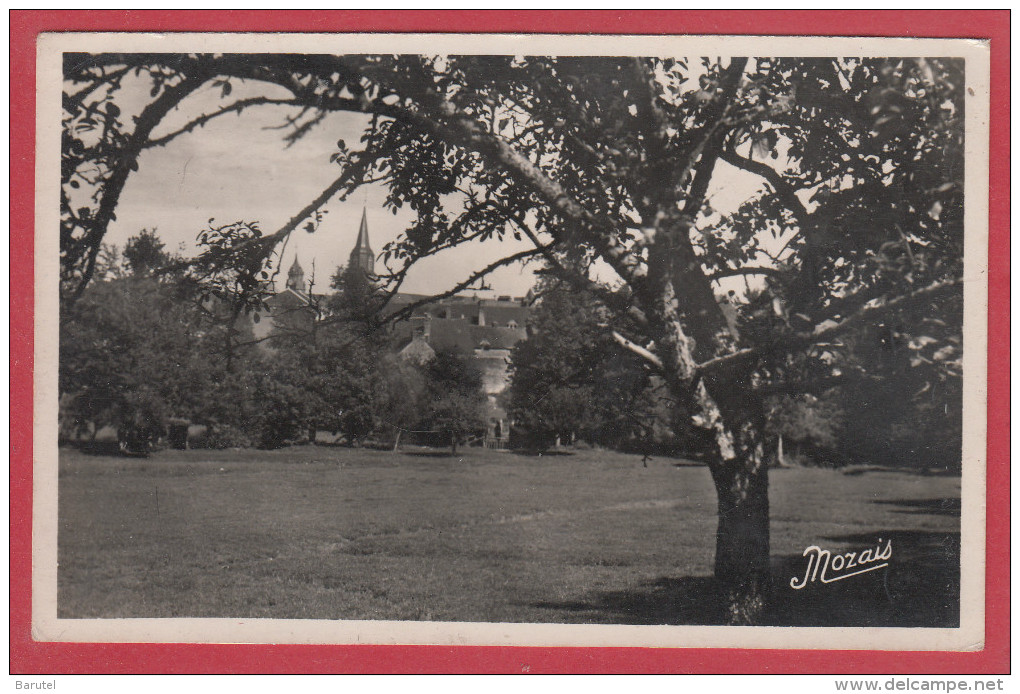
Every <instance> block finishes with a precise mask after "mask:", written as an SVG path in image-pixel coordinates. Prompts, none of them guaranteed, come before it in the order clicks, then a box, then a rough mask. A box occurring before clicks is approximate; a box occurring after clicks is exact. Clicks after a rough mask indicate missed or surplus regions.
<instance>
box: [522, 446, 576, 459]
mask: <svg viewBox="0 0 1020 694" xmlns="http://www.w3.org/2000/svg"><path fill="white" fill-rule="evenodd" d="M510 452H511V453H512V454H513V455H519V456H522V457H525V458H554V457H557V456H564V457H568V456H572V455H574V451H565V450H555V449H549V450H546V451H540V450H537V449H529V448H515V449H512V450H511V451H510Z"/></svg>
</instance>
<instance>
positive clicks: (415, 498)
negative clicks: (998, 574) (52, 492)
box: [58, 446, 960, 626]
mask: <svg viewBox="0 0 1020 694" xmlns="http://www.w3.org/2000/svg"><path fill="white" fill-rule="evenodd" d="M959 494H960V480H959V478H958V477H952V476H927V475H921V474H918V473H912V472H907V471H882V470H871V471H858V473H857V474H846V473H844V472H841V471H834V470H820V469H800V468H796V469H780V470H776V471H774V472H773V473H772V475H771V498H772V554H773V568H774V571H775V576H776V579H777V580H776V582H777V585H778V593H777V596H776V600H775V605H774V607H773V610H772V612H771V614H770V615H769V621H770V622H771V623H774V624H795V625H847V626H850V625H889V626H892V625H896V626H908V625H910V626H913V625H917V626H953V625H955V624H956V623H957V621H958V604H959V509H960V506H959ZM59 521H60V529H59V562H60V565H59V580H58V583H59V595H58V612H59V616H61V617H64V618H77V617H238V618H240V617H245V618H254V617H272V618H318V619H403V620H439V621H486V622H574V623H623V624H689V623H708V624H710V623H716V622H718V620H719V619H720V618H721V615H720V613H719V612H718V601H717V600H716V599H715V597H714V595H713V592H712V591H713V584H712V581H711V580H710V576H711V572H712V557H713V552H714V542H715V539H714V532H715V523H716V521H715V492H714V490H713V488H712V482H711V479H710V477H709V474H708V471H707V469H706V468H704V467H701V466H697V465H693V464H677V461H670V460H665V459H656V460H653V461H651V462H649V464H648V467H644V466H643V465H642V463H641V459H640V457H636V456H627V455H621V454H616V453H609V452H603V451H588V452H578V453H576V454H573V455H558V456H542V457H529V456H520V455H516V454H512V453H500V452H486V451H482V450H478V449H470V450H467V451H464V452H463V453H462V454H461V455H458V456H457V457H456V458H453V457H449V456H444V455H412V454H394V453H388V452H377V451H367V450H348V449H339V448H326V447H312V446H305V447H298V448H291V449H284V450H280V451H223V452H216V451H173V452H169V451H168V452H163V453H158V454H156V455H154V456H153V457H151V458H149V459H144V460H140V459H128V458H116V457H100V456H87V455H83V454H81V453H79V452H77V451H74V450H70V449H65V450H62V451H61V459H60V486H59ZM878 537H882V538H885V539H892V540H893V558H892V560H891V563H890V566H889V567H888V568H886V569H881V570H878V571H874V572H871V573H868V574H864V575H861V576H856V577H852V578H849V579H848V580H844V581H840V582H838V583H832V584H826V585H822V584H817V583H816V584H811V585H809V586H808V587H807V588H805V589H803V590H799V591H794V590H791V589H790V587H789V581H790V579H791V578H792V577H794V576H803V573H804V568H805V567H806V560H805V559H804V558H803V557H802V552H803V551H804V548H805V547H807V546H808V545H813V544H818V545H821V546H823V547H825V548H829V549H832V550H838V549H843V548H846V549H849V550H857V549H865V548H867V547H874V545H875V543H876V540H877V538H878Z"/></svg>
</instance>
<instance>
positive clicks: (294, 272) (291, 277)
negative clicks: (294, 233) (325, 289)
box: [287, 255, 305, 292]
mask: <svg viewBox="0 0 1020 694" xmlns="http://www.w3.org/2000/svg"><path fill="white" fill-rule="evenodd" d="M287 289H293V290H294V291H298V292H303V291H304V290H305V271H304V270H303V269H302V268H301V263H299V262H298V259H297V255H295V256H294V263H293V264H292V265H291V266H290V270H288V271H287Z"/></svg>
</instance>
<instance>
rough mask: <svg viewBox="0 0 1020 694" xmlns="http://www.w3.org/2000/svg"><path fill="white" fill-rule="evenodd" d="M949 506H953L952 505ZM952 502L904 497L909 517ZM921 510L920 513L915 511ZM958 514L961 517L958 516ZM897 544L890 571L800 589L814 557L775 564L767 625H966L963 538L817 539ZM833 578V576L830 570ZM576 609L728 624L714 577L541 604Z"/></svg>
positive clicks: (851, 545) (852, 544)
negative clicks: (962, 586)
mask: <svg viewBox="0 0 1020 694" xmlns="http://www.w3.org/2000/svg"><path fill="white" fill-rule="evenodd" d="M947 501H948V502H949V503H947ZM951 501H952V500H945V499H931V500H902V501H896V502H884V503H895V504H898V505H901V506H904V507H907V508H908V509H911V508H912V509H915V510H912V511H909V510H908V511H906V512H908V513H934V514H941V513H947V514H951V513H952V508H953V504H952V503H951ZM916 509H921V510H916ZM957 513H958V512H957ZM878 538H882V546H883V548H884V547H885V543H886V542H887V541H889V540H891V541H892V548H893V551H892V557H891V558H890V559H889V566H888V567H885V568H882V569H877V570H874V571H871V572H868V573H863V574H860V575H857V576H850V577H847V578H846V579H845V580H840V581H837V582H831V583H821V582H820V581H815V582H813V583H808V584H807V586H805V587H804V588H803V589H801V590H794V589H793V588H792V587H791V586H790V581H791V579H793V578H797V579H798V581H800V580H802V579H803V577H804V574H805V571H806V569H807V559H806V558H805V557H804V556H802V555H783V556H779V557H774V558H773V560H772V575H773V579H774V581H775V583H774V585H775V592H774V595H773V599H772V601H771V605H770V607H769V610H768V612H767V614H766V615H765V619H764V623H765V624H767V625H772V626H827V627H869V626H876V627H878V626H883V627H958V626H959V624H960V534H959V532H936V531H929V530H883V531H879V532H875V533H864V534H847V535H838V536H828V537H821V538H818V544H819V545H821V546H822V547H824V548H826V549H830V550H831V551H832V552H833V555H835V554H836V552H837V550H840V551H844V552H845V551H857V552H860V551H862V550H864V549H867V548H874V547H875V546H876V545H877V544H878ZM829 575H830V576H831V575H832V574H831V571H830V574H829ZM534 606H535V607H539V608H545V609H549V610H554V611H555V610H559V611H564V612H569V613H571V614H572V615H574V617H575V618H576V617H581V618H582V619H583V620H584V621H586V622H592V623H613V624H701V625H712V624H724V623H725V611H724V605H723V600H722V597H721V595H720V593H719V591H718V588H717V584H716V583H715V581H714V580H713V579H712V578H710V577H697V576H687V577H682V578H670V577H662V578H658V579H656V580H653V581H648V582H645V583H642V584H639V585H638V586H636V587H634V588H632V589H629V590H624V591H614V592H603V593H598V594H595V595H594V596H591V597H590V598H588V599H586V600H579V601H575V602H561V603H550V602H542V603H535V604H534Z"/></svg>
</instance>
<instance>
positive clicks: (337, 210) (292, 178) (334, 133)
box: [105, 84, 761, 296]
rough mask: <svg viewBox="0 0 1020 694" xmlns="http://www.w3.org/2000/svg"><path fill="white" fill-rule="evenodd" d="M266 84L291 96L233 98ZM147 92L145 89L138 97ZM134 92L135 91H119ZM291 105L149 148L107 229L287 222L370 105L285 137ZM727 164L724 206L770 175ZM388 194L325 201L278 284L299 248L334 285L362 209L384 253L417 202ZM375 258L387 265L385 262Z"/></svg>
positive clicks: (207, 104)
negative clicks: (409, 205)
mask: <svg viewBox="0 0 1020 694" xmlns="http://www.w3.org/2000/svg"><path fill="white" fill-rule="evenodd" d="M125 89H126V90H130V89H131V85H130V84H126V85H125ZM143 89H144V87H143ZM257 94H266V95H268V96H271V97H273V96H284V94H275V93H273V92H272V91H271V89H270V88H267V87H265V86H263V85H251V84H249V85H245V84H235V85H234V89H233V92H232V94H231V97H230V101H232V100H234V99H237V98H244V97H248V96H254V95H257ZM147 96H148V94H147V93H145V94H140V95H139V97H138V98H139V103H141V100H143V99H144V98H146V97H147ZM130 98H132V97H131V95H130V93H128V94H127V95H124V96H122V97H121V99H122V100H123V99H130ZM119 103H123V101H120V102H119ZM224 103H229V101H228V102H224V101H223V100H221V95H220V89H219V88H218V87H215V86H209V87H206V88H203V89H202V90H200V91H199V92H198V93H196V94H195V95H192V96H191V97H189V98H188V99H187V100H186V101H185V102H184V103H182V105H181V107H180V108H179V109H178V110H177V111H176V112H174V113H172V114H171V115H170V116H168V118H167V119H166V120H165V121H164V123H163V124H162V125H161V126H160V127H159V128H158V129H157V130H156V131H155V132H154V133H153V137H160V136H162V135H164V134H166V133H169V132H172V131H174V130H176V129H177V128H179V127H180V126H181V125H182V124H183V123H185V122H186V121H187V119H188V118H189V117H194V115H196V114H198V113H209V112H211V111H213V110H215V109H217V108H219V107H220V106H222V105H223V104H224ZM123 110H124V111H125V112H128V111H129V110H130V109H129V108H123ZM288 113H293V109H291V108H288V107H285V106H272V105H268V106H257V107H252V108H249V109H246V110H245V111H243V112H242V113H241V114H240V115H238V114H235V113H230V114H227V115H223V116H220V117H218V118H216V119H213V120H211V121H209V122H208V123H207V124H206V125H205V126H203V127H202V128H199V129H197V130H195V131H193V132H191V133H186V134H183V135H180V136H179V137H177V138H175V139H174V140H172V141H171V142H170V143H169V144H168V145H166V146H165V147H157V148H153V149H150V150H147V151H146V152H145V153H143V155H142V156H141V158H140V160H139V169H138V171H136V172H134V173H133V174H132V175H131V176H130V177H129V178H128V182H127V184H126V185H125V188H124V191H123V193H122V195H121V200H120V204H119V206H118V209H117V220H116V221H115V222H114V223H113V224H111V226H110V229H109V231H108V233H107V237H106V239H105V241H106V242H107V243H112V244H116V245H118V246H120V247H123V246H124V243H125V242H126V241H127V240H128V239H129V238H130V237H131V236H134V235H136V234H137V233H138V232H139V231H140V230H141V229H145V228H147V229H153V228H155V229H156V230H157V231H158V233H159V236H160V238H161V239H162V240H163V241H164V242H165V243H166V246H167V248H168V249H171V250H175V251H176V250H178V249H180V251H181V252H182V254H183V255H185V256H190V255H193V254H194V252H195V238H196V236H197V235H198V234H199V232H201V231H202V230H203V229H205V228H207V227H208V225H209V224H210V220H213V223H214V224H217V225H221V224H228V223H231V222H235V221H242V220H243V221H247V222H258V223H259V225H260V226H261V228H262V231H263V232H264V233H266V234H269V233H272V232H275V231H276V230H278V229H279V228H280V227H282V226H283V225H284V224H285V223H286V222H287V221H288V220H289V219H290V218H291V217H292V216H294V215H295V214H296V213H297V212H298V211H300V210H301V209H302V208H303V207H304V206H305V205H307V204H308V203H309V202H310V201H311V200H312V199H313V198H314V197H315V196H316V195H318V194H319V193H320V192H321V191H322V190H323V189H325V188H326V187H327V186H328V185H329V184H330V183H332V182H333V180H334V179H335V178H336V177H337V176H338V175H339V173H340V170H339V168H338V166H337V165H336V164H333V163H331V162H330V161H329V158H330V155H331V154H332V153H333V152H335V151H336V142H337V140H338V139H343V140H344V141H345V142H347V143H348V146H349V147H355V146H356V144H357V143H358V141H359V138H360V136H361V131H362V129H363V127H364V124H365V122H366V120H365V117H364V116H362V115H361V114H350V113H335V114H330V115H328V116H327V117H326V119H325V120H324V121H323V122H322V123H320V124H319V125H317V126H316V127H315V128H314V129H313V130H312V131H311V132H310V133H308V134H307V135H306V136H305V137H304V138H303V139H301V140H299V141H298V142H296V143H295V144H293V145H292V146H290V147H287V146H286V142H285V141H284V135H285V134H286V132H287V131H286V130H280V129H278V126H280V125H281V124H283V123H284V119H285V116H286V114H288ZM718 166H719V167H722V168H721V170H719V171H717V175H716V177H715V180H714V181H713V188H712V190H710V196H711V204H712V206H713V207H714V208H715V209H716V210H719V211H723V212H725V211H727V210H729V209H735V207H736V206H737V205H738V204H739V203H740V202H741V201H743V200H745V199H746V198H747V197H749V196H750V195H752V194H753V193H754V192H755V191H756V190H758V189H759V188H760V187H761V181H760V180H758V179H756V178H755V177H753V176H748V175H746V174H743V173H740V172H737V171H736V170H735V169H732V168H731V167H728V165H726V164H725V163H720V164H718ZM384 198H385V191H384V190H383V188H382V187H381V186H380V185H378V184H376V185H374V186H364V187H362V188H359V189H358V190H357V191H356V192H355V193H354V194H353V195H352V196H351V198H350V199H348V200H345V201H338V200H333V201H330V202H329V203H327V204H326V205H325V206H324V207H323V208H322V210H323V211H324V212H325V214H324V216H323V219H322V222H321V224H320V225H319V228H318V229H317V230H316V231H315V233H313V234H309V233H307V232H306V231H303V230H300V229H299V230H298V231H295V232H294V233H293V234H291V237H290V239H289V241H288V243H287V245H286V247H285V248H284V249H283V254H282V257H280V258H278V262H279V263H281V264H282V268H283V271H282V272H281V273H280V275H279V277H278V280H277V282H278V284H282V283H283V282H284V281H285V278H286V270H287V268H289V267H290V265H291V263H292V262H293V260H294V258H295V257H297V258H298V259H299V261H300V263H301V265H302V267H303V268H304V270H305V278H306V280H308V279H311V278H312V274H313V268H314V278H315V287H316V290H317V291H323V290H326V288H327V287H328V286H329V278H330V277H331V276H332V274H333V273H334V272H335V271H336V269H337V267H338V266H341V265H346V263H347V260H348V256H349V254H350V251H351V249H352V248H353V247H354V243H355V240H356V238H357V233H358V227H359V224H360V221H361V215H362V210H364V211H365V214H366V215H367V219H368V227H369V235H370V238H371V245H372V249H373V251H375V253H376V254H378V253H379V252H380V251H381V250H382V249H383V247H384V246H385V244H386V243H387V242H389V241H392V240H393V239H395V238H396V237H397V235H398V234H399V233H400V232H401V231H402V230H403V229H405V228H406V227H407V225H408V224H409V222H410V221H411V219H412V216H411V215H412V214H413V213H410V211H409V210H407V209H403V210H400V211H399V212H398V213H397V214H393V213H392V212H391V211H388V210H386V209H385V208H384V207H383V200H384ZM526 248H530V244H529V242H528V241H527V240H524V241H520V242H518V241H514V240H513V239H512V238H509V237H508V238H507V239H506V240H504V241H503V242H498V241H490V242H487V243H484V244H482V243H472V244H466V245H464V246H462V247H459V248H456V249H451V250H449V251H445V252H443V253H441V254H439V255H437V256H435V257H432V258H427V259H424V260H423V261H420V262H419V263H418V264H417V265H416V266H415V267H414V268H413V269H412V271H411V272H410V273H409V275H408V278H407V280H406V281H405V283H404V285H403V286H402V291H406V292H415V293H423V294H426V293H428V294H434V293H439V292H443V291H446V290H449V289H450V288H451V287H453V286H454V285H455V284H456V283H457V282H458V281H460V280H463V279H466V278H467V277H468V276H469V275H470V274H471V273H472V272H473V271H475V270H477V269H479V268H481V267H484V266H485V265H487V264H489V263H491V262H493V261H494V260H497V259H499V258H501V257H504V256H506V255H510V254H512V253H515V252H518V251H520V250H524V249H526ZM377 267H380V268H381V263H379V264H377ZM536 267H537V265H535V264H531V265H529V266H522V265H520V264H517V265H513V266H509V267H506V268H501V269H499V270H497V271H496V272H494V273H493V274H492V275H491V276H490V278H489V280H488V281H487V284H488V285H489V286H490V287H491V293H494V294H500V295H503V294H509V295H512V296H523V295H525V294H526V293H527V291H528V290H529V289H530V288H531V287H532V286H533V285H534V282H535V276H534V274H533V270H534V269H535V268H536ZM603 272H610V273H611V271H609V270H603ZM278 288H279V287H278ZM485 294H487V292H480V295H485Z"/></svg>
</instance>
